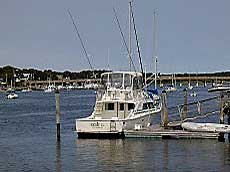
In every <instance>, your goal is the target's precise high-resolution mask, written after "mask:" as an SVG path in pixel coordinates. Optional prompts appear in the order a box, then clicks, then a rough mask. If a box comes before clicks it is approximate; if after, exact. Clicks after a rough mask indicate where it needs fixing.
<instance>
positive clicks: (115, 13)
mask: <svg viewBox="0 0 230 172" xmlns="http://www.w3.org/2000/svg"><path fill="white" fill-rule="evenodd" d="M113 12H114V15H115V18H116V21H117V25H118V27H119V30H120V33H121V36H122V40H123V43H124V45H125V48H126V50H127V52H128V54H129V58H130V61H131V63H132V65H133V69H134V71H135V72H136V68H135V65H134V63H133V59H132V57H131V53H130V52H129V48H128V46H127V43H126V41H125V37H124V34H123V32H122V29H121V25H120V23H119V20H118V17H117V12H116V10H115V8H113Z"/></svg>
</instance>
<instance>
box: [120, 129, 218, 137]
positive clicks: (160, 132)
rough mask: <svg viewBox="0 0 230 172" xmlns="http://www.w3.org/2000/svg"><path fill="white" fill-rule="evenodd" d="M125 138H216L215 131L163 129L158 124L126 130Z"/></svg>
mask: <svg viewBox="0 0 230 172" xmlns="http://www.w3.org/2000/svg"><path fill="white" fill-rule="evenodd" d="M124 135H125V138H156V139H218V138H219V136H220V134H219V133H217V132H192V131H186V130H182V129H172V128H170V129H164V128H163V127H160V126H154V127H152V126H150V127H148V128H144V129H141V130H127V131H125V132H124Z"/></svg>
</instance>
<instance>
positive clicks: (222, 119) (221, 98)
mask: <svg viewBox="0 0 230 172" xmlns="http://www.w3.org/2000/svg"><path fill="white" fill-rule="evenodd" d="M219 122H220V124H224V95H223V93H222V92H221V93H220V120H219Z"/></svg>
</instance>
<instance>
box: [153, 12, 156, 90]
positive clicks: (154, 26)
mask: <svg viewBox="0 0 230 172" xmlns="http://www.w3.org/2000/svg"><path fill="white" fill-rule="evenodd" d="M156 46H157V43H156V9H154V15H153V51H154V52H153V54H154V55H153V61H154V63H155V89H157V52H156V51H157V50H156V49H157V48H156Z"/></svg>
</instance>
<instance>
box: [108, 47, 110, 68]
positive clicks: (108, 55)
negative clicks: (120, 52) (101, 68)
mask: <svg viewBox="0 0 230 172" xmlns="http://www.w3.org/2000/svg"><path fill="white" fill-rule="evenodd" d="M109 55H110V54H109V48H108V70H109Z"/></svg>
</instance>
